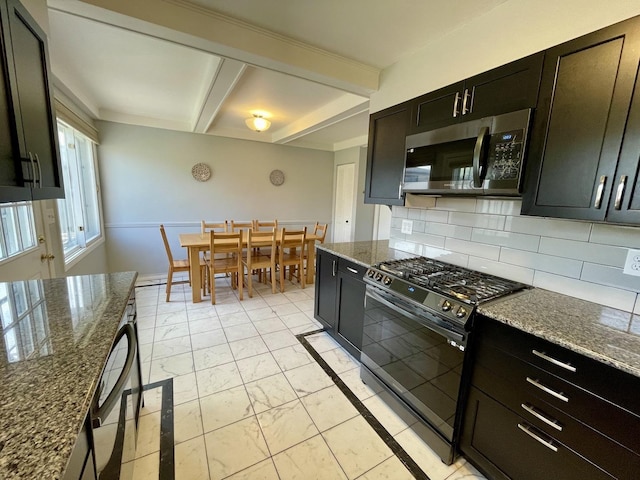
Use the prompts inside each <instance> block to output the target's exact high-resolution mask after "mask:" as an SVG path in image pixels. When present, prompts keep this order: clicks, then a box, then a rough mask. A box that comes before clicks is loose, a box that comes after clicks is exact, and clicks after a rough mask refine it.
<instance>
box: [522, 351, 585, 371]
mask: <svg viewBox="0 0 640 480" xmlns="http://www.w3.org/2000/svg"><path fill="white" fill-rule="evenodd" d="M531 353H533V354H534V355H536V356H538V357H540V358H542V359H544V360H546V361H547V362H550V363H553V364H554V365H557V366H558V367H561V368H564V369H565V370H569V371H570V372H574V373H575V372H576V367H574V366H573V365H570V364H568V363H564V362H561V361H560V360H556V359H555V358H552V357H550V356H549V355H547V354H546V353H544V352H539V351H538V350H536V349H533V350H531Z"/></svg>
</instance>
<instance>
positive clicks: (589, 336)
mask: <svg viewBox="0 0 640 480" xmlns="http://www.w3.org/2000/svg"><path fill="white" fill-rule="evenodd" d="M317 248H319V249H322V250H327V251H328V252H331V253H334V254H336V255H339V256H342V257H345V258H348V259H349V260H352V261H354V262H356V263H359V264H361V265H364V266H367V267H368V266H371V265H373V264H375V263H379V262H382V261H385V260H390V259H396V258H408V257H413V256H415V255H414V254H410V253H407V252H402V251H400V250H395V249H393V248H389V243H388V242H387V241H373V242H354V243H334V244H324V245H318V247H317ZM478 312H480V313H482V314H484V315H486V316H488V317H490V318H493V319H495V320H498V321H500V322H502V323H505V324H507V325H511V326H513V327H515V328H518V329H519V330H522V331H524V332H527V333H531V334H533V335H535V336H537V337H540V338H544V339H546V340H549V341H550V342H553V343H555V344H557V345H561V346H563V347H566V348H568V349H570V350H573V351H575V352H578V353H581V354H583V355H585V356H587V357H589V358H592V359H594V360H598V361H600V362H603V363H606V364H608V365H611V366H613V367H616V368H619V369H620V370H623V371H625V372H627V373H630V374H632V375H635V376H637V377H640V315H633V314H631V313H629V312H623V311H621V310H616V309H614V308H610V307H604V306H602V305H599V304H596V303H592V302H587V301H585V300H580V299H578V298H575V297H569V296H567V295H562V294H560V293H555V292H550V291H548V290H542V289H539V288H534V289H531V290H528V291H526V292H523V293H520V294H516V295H514V296H512V297H509V298H507V299H504V300H499V301H496V302H492V303H489V304H488V305H483V306H481V307H479V308H478Z"/></svg>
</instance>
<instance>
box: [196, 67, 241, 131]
mask: <svg viewBox="0 0 640 480" xmlns="http://www.w3.org/2000/svg"><path fill="white" fill-rule="evenodd" d="M246 68H247V64H246V63H242V62H238V61H237V60H231V59H222V64H221V65H220V67H219V68H218V71H217V72H216V74H215V75H214V76H213V79H212V81H211V85H210V86H209V90H208V92H207V94H206V95H205V98H204V99H203V100H202V102H201V103H200V104H201V105H202V107H201V108H200V112H199V114H198V116H197V118H196V120H195V122H194V126H193V132H195V133H207V130H209V127H210V126H211V124H212V123H213V121H214V120H215V118H216V116H217V115H218V112H219V111H220V108H221V107H222V105H223V103H224V101H225V100H226V99H227V97H228V96H229V95H230V94H231V92H232V91H233V88H234V87H235V86H236V83H238V80H240V77H242V74H243V73H244V71H245V70H246Z"/></svg>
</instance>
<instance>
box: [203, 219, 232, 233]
mask: <svg viewBox="0 0 640 480" xmlns="http://www.w3.org/2000/svg"><path fill="white" fill-rule="evenodd" d="M211 230H215V231H216V232H228V231H229V222H228V221H227V220H225V221H224V222H222V221H221V222H205V221H204V220H202V221H201V222H200V233H201V234H202V235H204V234H205V233H207V232H209V231H211Z"/></svg>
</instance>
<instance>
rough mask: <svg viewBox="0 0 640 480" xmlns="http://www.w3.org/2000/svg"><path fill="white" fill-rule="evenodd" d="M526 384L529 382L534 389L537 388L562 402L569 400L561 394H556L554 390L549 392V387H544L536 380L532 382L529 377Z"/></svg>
mask: <svg viewBox="0 0 640 480" xmlns="http://www.w3.org/2000/svg"><path fill="white" fill-rule="evenodd" d="M527 382H529V383H530V384H531V385H533V386H534V387H538V388H539V389H540V390H542V391H543V392H546V393H548V394H549V395H553V396H554V397H556V398H558V399H560V400H562V401H563V402H568V401H569V398H568V397H565V396H564V395H563V394H561V393H558V392H556V391H555V390H551V389H550V388H549V387H546V386H544V385H543V384H541V383H540V382H539V381H538V380H534V379H533V378H531V377H527Z"/></svg>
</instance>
